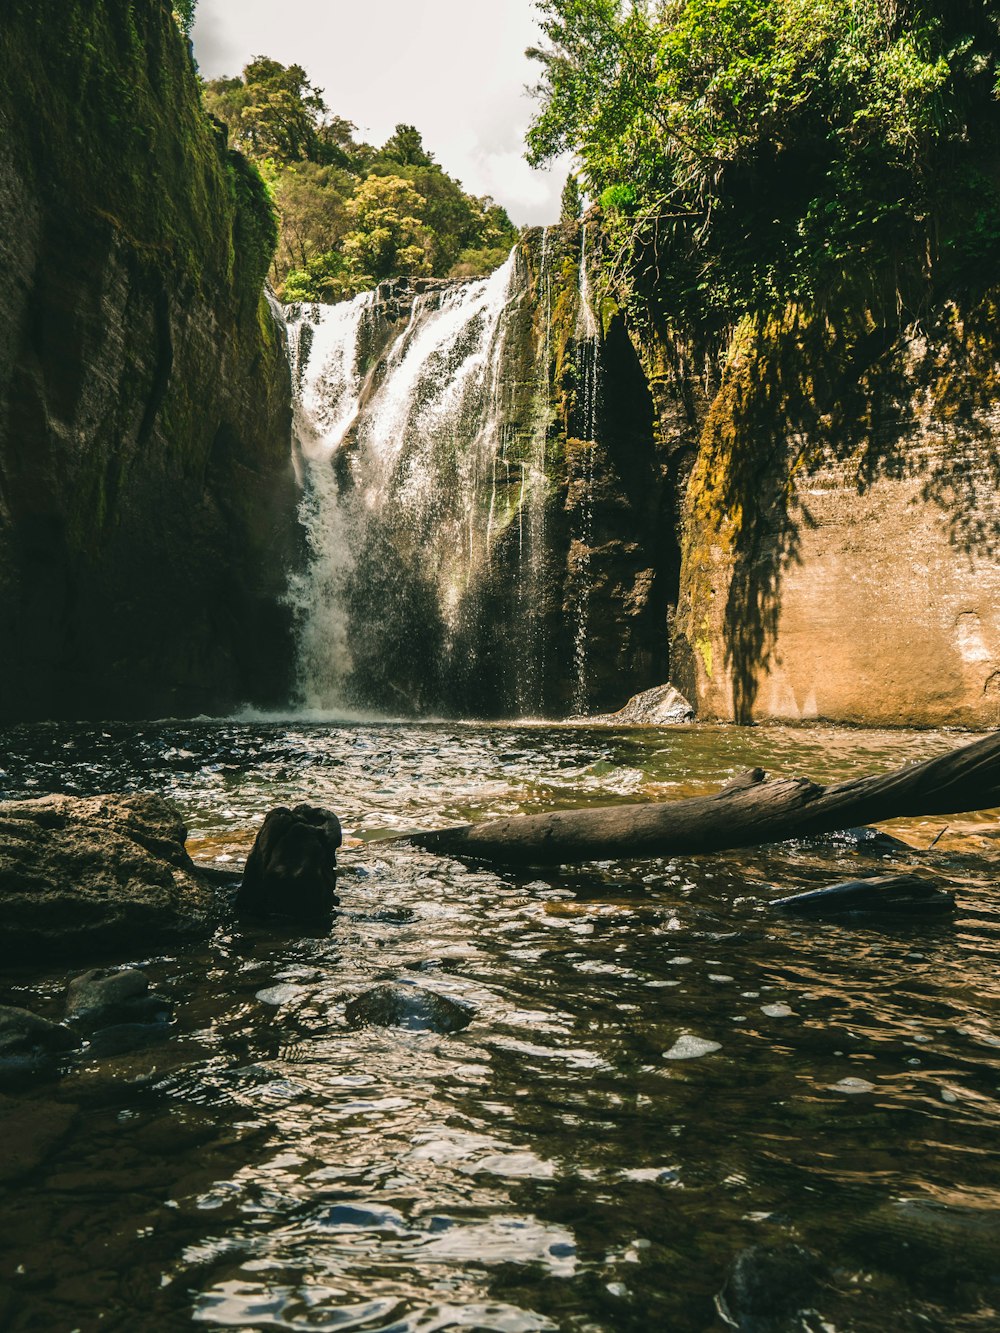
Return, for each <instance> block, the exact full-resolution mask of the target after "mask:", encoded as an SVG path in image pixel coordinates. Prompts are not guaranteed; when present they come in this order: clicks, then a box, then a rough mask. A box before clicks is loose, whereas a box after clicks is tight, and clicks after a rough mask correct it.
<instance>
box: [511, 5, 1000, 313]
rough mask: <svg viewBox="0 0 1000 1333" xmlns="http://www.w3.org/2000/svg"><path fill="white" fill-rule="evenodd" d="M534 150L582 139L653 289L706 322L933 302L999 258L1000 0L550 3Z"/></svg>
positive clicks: (622, 239) (594, 184)
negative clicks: (857, 302) (795, 308)
mask: <svg viewBox="0 0 1000 1333" xmlns="http://www.w3.org/2000/svg"><path fill="white" fill-rule="evenodd" d="M539 9H540V10H541V12H542V28H543V31H544V34H545V39H546V40H545V43H544V44H543V45H542V46H540V47H539V48H538V49H535V50H533V51H531V52H529V54H530V55H531V56H532V57H533V58H534V59H535V60H536V61H537V62H538V63H539V65H540V69H541V77H540V80H539V84H538V87H537V90H536V91H537V94H538V98H539V106H538V111H537V114H536V116H535V118H534V121H533V123H532V125H531V127H530V130H529V134H528V147H529V159H530V160H531V161H532V162H534V163H535V164H540V163H543V162H546V161H548V160H550V159H551V158H553V157H554V156H556V155H557V154H559V153H562V152H565V151H570V152H572V153H574V154H575V155H576V156H577V158H578V161H579V164H580V168H581V173H582V177H583V183H584V185H585V188H586V190H587V192H588V194H589V195H590V197H591V198H592V199H595V200H599V201H600V203H601V204H602V206H603V208H604V210H605V213H606V215H607V220H608V226H609V230H610V232H611V235H612V237H613V238H614V240H616V241H617V243H618V247H619V250H618V255H619V266H620V272H621V273H622V274H624V275H626V276H627V280H628V283H629V284H631V286H632V288H633V289H638V290H641V291H643V292H644V293H645V294H646V295H649V294H650V293H652V294H654V295H655V296H656V297H657V298H658V299H660V300H661V301H662V302H663V303H664V304H665V305H669V306H670V308H671V309H672V310H674V311H676V312H678V313H682V314H686V315H688V316H689V317H690V318H692V319H694V320H697V321H698V322H699V323H700V324H701V325H703V326H704V325H706V324H708V325H712V324H713V323H714V324H722V323H727V322H730V321H731V320H732V319H733V317H734V315H735V316H736V317H738V316H739V314H741V313H742V312H743V311H745V310H760V309H770V308H775V307H778V306H780V305H783V304H786V303H787V302H789V301H806V302H812V303H816V304H824V303H830V302H836V301H839V300H842V299H844V298H845V297H848V296H852V297H857V296H859V295H861V296H863V298H864V299H865V300H867V301H871V302H882V303H883V304H884V305H885V306H887V307H888V306H892V305H894V306H896V307H897V308H898V309H899V310H900V311H909V312H911V313H912V312H913V311H914V310H916V309H919V307H920V305H921V302H923V301H925V300H926V299H928V295H929V294H930V293H932V292H935V293H940V292H941V291H942V290H950V289H953V288H955V287H956V285H958V286H960V285H961V284H962V283H963V282H968V281H974V280H975V279H976V277H977V275H979V274H981V272H982V271H983V267H984V265H986V264H995V263H996V261H997V259H998V258H1000V174H998V164H1000V107H998V103H997V97H996V87H997V77H998V69H1000V37H998V12H1000V5H997V4H996V3H990V2H988V0H987V2H985V3H984V2H983V0H953V2H952V3H951V4H950V5H948V6H944V5H941V4H939V3H935V2H934V0H541V3H540V4H539Z"/></svg>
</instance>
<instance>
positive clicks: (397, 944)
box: [0, 718, 1000, 1333]
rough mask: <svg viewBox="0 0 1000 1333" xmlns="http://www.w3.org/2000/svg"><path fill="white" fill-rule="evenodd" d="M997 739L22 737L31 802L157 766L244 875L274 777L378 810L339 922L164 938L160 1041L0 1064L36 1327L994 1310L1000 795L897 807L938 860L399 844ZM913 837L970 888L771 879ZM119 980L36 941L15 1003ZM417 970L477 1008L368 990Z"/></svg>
mask: <svg viewBox="0 0 1000 1333" xmlns="http://www.w3.org/2000/svg"><path fill="white" fill-rule="evenodd" d="M965 739H967V737H964V736H961V735H956V734H949V733H945V732H906V731H898V732H897V731H893V732H875V731H857V730H849V729H846V728H829V727H814V728H809V729H796V728H786V727H758V728H753V729H737V728H732V727H712V726H705V725H693V726H682V727H675V728H669V729H647V730H626V729H620V730H619V729H614V728H609V727H594V726H570V725H563V726H556V725H552V724H537V725H534V724H503V725H486V724H456V723H444V722H441V723H424V724H414V723H398V724H393V723H387V722H355V723H339V724H334V723H322V722H312V723H310V722H302V721H287V720H285V721H271V720H266V719H258V718H249V719H246V720H240V721H220V722H211V721H194V722H176V723H174V722H159V723H150V724H144V725H125V724H107V725H105V726H90V725H80V724H73V725H70V724H66V725H56V724H51V725H37V726H21V727H13V728H8V729H6V730H4V731H3V732H0V770H2V771H0V788H2V796H3V797H4V798H5V799H11V798H22V797H29V796H33V795H40V794H43V793H45V792H49V791H64V792H69V793H72V794H80V795H89V794H94V793H98V792H104V791H115V792H123V791H133V790H134V791H140V790H141V791H147V790H153V791H157V792H160V793H162V794H164V795H166V796H168V797H170V798H171V799H172V800H174V801H176V803H177V804H178V806H179V807H180V809H181V810H182V812H183V814H184V817H185V819H186V822H187V825H188V828H189V842H188V847H189V850H190V852H191V854H192V855H193V856H194V858H195V859H196V860H197V861H200V862H203V863H206V864H211V865H214V866H216V867H219V868H235V869H239V868H240V866H241V865H242V861H243V860H244V859H245V857H246V854H247V852H248V850H249V847H250V845H251V843H252V841H253V837H254V834H255V831H256V829H257V827H259V824H260V821H261V819H262V818H263V816H264V814H265V813H266V811H267V810H268V809H270V808H271V807H273V806H275V805H278V804H289V805H290V804H294V803H296V802H298V801H302V800H308V801H310V802H312V803H314V804H318V805H324V806H327V807H329V808H330V809H332V810H334V811H336V812H337V814H338V815H339V816H340V818H341V820H342V822H343V825H344V831H345V838H346V842H345V848H344V850H343V851H342V853H341V856H340V874H339V881H338V892H339V894H340V897H341V900H342V907H341V909H340V911H339V913H338V915H337V917H336V919H335V921H334V924H333V927H332V930H331V931H330V933H329V934H328V935H325V936H319V937H315V936H308V935H304V934H303V933H302V931H301V929H299V928H297V927H292V926H278V925H274V926H269V925H267V924H261V923H256V924H253V925H243V924H240V925H236V924H233V923H232V921H231V919H230V920H229V922H228V924H226V925H224V926H223V927H222V928H220V929H219V930H218V931H217V932H216V934H215V935H214V937H213V938H212V939H211V940H210V941H209V942H207V943H206V944H203V945H198V946H194V947H191V948H190V949H187V950H186V951H184V952H182V953H176V954H171V955H169V956H159V955H154V956H148V955H147V954H146V952H145V951H144V949H143V943H142V941H141V940H137V941H136V943H135V952H134V956H133V957H130V958H128V959H121V960H116V961H120V962H121V963H126V962H127V963H129V964H132V965H137V966H141V967H142V968H143V970H144V971H145V972H146V973H147V974H148V975H149V977H150V978H151V980H152V981H153V983H154V986H155V988H156V989H157V990H158V991H159V992H161V993H163V994H166V995H168V996H169V997H170V998H171V999H172V1001H173V1005H174V1010H173V1020H172V1022H171V1024H170V1026H169V1028H168V1029H167V1030H166V1031H165V1032H164V1033H162V1034H161V1035H160V1037H159V1039H158V1040H156V1041H154V1042H151V1043H150V1044H149V1045H145V1046H141V1047H139V1048H138V1049H133V1050H126V1051H118V1052H116V1051H114V1050H113V1049H112V1050H106V1051H105V1050H102V1049H100V1048H99V1047H98V1048H96V1049H95V1050H86V1049H85V1050H84V1051H83V1052H82V1054H74V1055H72V1056H70V1057H67V1061H66V1064H65V1066H64V1068H63V1069H62V1070H61V1071H60V1073H59V1076H58V1077H55V1078H51V1079H48V1080H40V1081H34V1082H30V1083H27V1084H19V1085H17V1086H12V1087H4V1088H0V1096H2V1097H3V1098H4V1099H6V1101H5V1103H4V1104H5V1105H7V1103H8V1102H9V1103H11V1104H13V1105H15V1106H16V1108H17V1109H18V1110H19V1112H22V1113H23V1117H24V1123H25V1124H26V1125H30V1126H31V1133H32V1135H33V1136H34V1138H33V1141H34V1142H36V1144H39V1143H40V1144H41V1147H40V1148H38V1149H37V1161H36V1162H35V1163H34V1165H33V1167H32V1170H31V1172H30V1175H28V1177H27V1178H26V1179H22V1180H20V1181H18V1182H17V1183H16V1184H13V1185H9V1186H8V1185H4V1184H0V1326H2V1327H5V1328H10V1329H13V1330H22V1329H24V1330H27V1329H33V1330H34V1329H38V1330H46V1333H49V1331H51V1333H61V1331H62V1330H65V1333H70V1330H73V1329H79V1330H81V1331H83V1330H90V1329H98V1328H100V1329H121V1330H144V1329H150V1330H163V1329H173V1328H188V1327H191V1326H192V1324H194V1325H203V1326H206V1327H209V1328H212V1327H216V1328H230V1329H241V1330H249V1329H254V1330H256V1329H262V1330H263V1329H287V1330H310V1331H312V1333H317V1331H320V1330H324V1331H325V1330H330V1331H331V1333H332V1331H336V1333H340V1331H342V1330H345V1331H346V1330H358V1331H359V1333H361V1331H362V1330H363V1331H364V1333H376V1330H377V1331H379V1333H418V1331H419V1333H432V1331H433V1330H443V1329H464V1330H495V1331H497V1333H501V1331H502V1333H534V1331H535V1330H575V1331H578V1333H597V1331H598V1330H600V1331H604V1330H609V1331H610V1330H614V1331H616V1333H617V1331H618V1330H626V1331H629V1333H631V1331H632V1330H634V1331H635V1333H640V1331H641V1333H647V1331H648V1330H653V1329H664V1330H679V1331H680V1333H686V1331H687V1330H709V1329H718V1330H721V1329H723V1328H725V1327H726V1326H727V1325H726V1323H725V1320H724V1315H725V1314H728V1315H729V1317H730V1318H735V1322H737V1323H738V1324H739V1326H740V1327H743V1328H747V1329H756V1330H757V1333H769V1331H771V1330H774V1331H777V1330H779V1329H801V1330H810V1331H811V1333H845V1331H847V1330H894V1331H905V1330H927V1329H940V1330H965V1329H968V1330H980V1329H981V1330H984V1331H985V1330H987V1329H992V1328H995V1327H997V1321H998V1318H1000V1316H998V1312H997V1308H996V1307H997V1302H998V1300H1000V1292H998V1287H997V1285H996V1284H997V1279H998V1277H1000V1161H998V1157H997V1154H996V1138H997V1131H998V1127H1000V1102H998V1097H1000V1021H998V1015H1000V973H998V968H997V963H998V959H1000V895H998V892H997V889H996V887H995V879H996V874H995V864H996V850H997V838H998V836H1000V831H998V827H997V823H996V819H995V817H993V816H988V815H975V816H962V817H958V818H955V819H952V820H950V821H944V820H942V819H933V820H914V821H910V822H908V823H900V824H899V825H896V826H892V827H890V828H889V830H888V831H889V832H891V833H893V834H894V835H895V836H897V837H899V838H902V839H903V840H904V841H905V842H906V843H908V844H909V845H910V847H911V848H912V849H913V850H909V849H908V848H906V847H900V846H898V845H895V844H893V843H891V842H887V841H881V840H875V841H871V842H866V841H865V840H860V841H859V840H858V839H857V838H851V837H845V838H834V839H822V840H812V841H809V842H802V843H786V844H782V845H780V846H777V847H771V848H766V849H760V850H751V851H742V852H731V853H726V854H720V855H716V856H711V857H702V858H689V859H685V858H674V859H670V860H656V861H642V862H634V863H614V864H612V863H600V864H591V865H588V866H586V867H580V868H565V869H561V870H558V871H545V872H538V873H522V872H511V873H507V872H499V873H498V872H495V871H493V870H490V869H486V868H482V867H475V866H468V865H463V864H459V863H458V862H455V861H452V860H448V859H444V858H439V857H435V856H432V855H430V854H427V853H421V852H417V851H414V850H411V849H408V848H406V847H405V846H399V845H391V846H379V845H378V839H379V838H381V837H384V836H385V835H387V834H396V833H403V832H406V831H407V830H413V829H425V828H433V827H438V826H442V825H445V824H448V823H452V822H463V821H466V820H468V819H472V818H475V817H479V816H482V815H485V814H486V813H513V812H518V811H523V812H534V811H540V810H547V809H551V808H557V807H567V806H572V805H587V804H609V803H615V802H620V801H635V800H647V799H661V800H662V799H671V798H674V797H679V796H686V795H694V794H701V793H705V792H708V791H711V790H713V789H715V788H716V787H717V786H718V785H719V784H720V783H721V782H723V781H725V780H726V779H728V778H729V777H731V776H732V775H733V774H735V773H737V772H740V771H742V770H743V769H746V768H748V767H751V766H753V765H756V764H760V765H761V766H763V767H765V768H767V769H768V771H769V772H772V773H776V774H806V775H808V776H810V777H812V778H815V779H816V780H818V781H830V780H834V779H839V778H844V777H849V776H852V775H855V774H862V773H868V772H877V771H880V770H883V769H887V768H890V767H894V766H896V765H898V764H900V763H903V762H906V761H908V760H919V759H923V758H927V757H929V756H931V755H934V754H938V753H941V752H942V751H944V750H946V749H948V748H950V747H952V746H954V745H956V744H960V743H962V741H964V740H965ZM946 822H948V823H950V825H951V827H950V828H948V829H947V830H946V831H945V832H944V833H943V836H941V837H940V839H939V840H938V841H937V843H936V845H935V846H934V848H933V850H930V851H928V850H926V849H928V848H929V847H930V844H931V843H932V842H933V841H934V839H935V838H937V837H938V835H939V834H942V830H943V829H944V827H945V823H946ZM893 869H908V870H909V869H917V870H920V869H923V870H925V871H927V872H929V873H932V874H935V875H939V876H942V877H944V878H947V879H948V880H949V881H950V882H951V886H952V887H953V888H954V889H955V890H956V892H957V895H958V908H959V910H958V912H957V913H956V915H955V916H954V917H953V918H945V919H943V920H942V919H934V920H928V921H926V922H923V923H921V922H919V921H917V922H910V921H907V922H896V923H894V924H892V925H891V926H890V927H885V926H876V925H873V924H872V923H867V924H865V923H854V924H849V925H844V924H824V923H806V924H803V923H802V922H800V921H795V920H794V919H792V918H786V917H783V916H781V915H780V914H779V913H777V912H775V911H773V910H771V909H769V906H768V904H769V902H770V901H771V900H773V899H774V898H776V897H780V896H782V895H783V894H787V893H791V892H794V891H796V889H800V888H801V889H806V888H812V887H816V886H819V885H823V884H829V883H833V882H836V881H837V880H838V879H848V878H852V877H854V876H856V875H858V874H864V873H868V874H872V873H880V872H885V871H888V870H893ZM220 892H223V891H222V890H220ZM83 970H84V969H83V967H81V966H77V967H75V968H73V967H69V968H67V967H66V966H63V967H60V968H53V969H51V970H49V971H46V972H43V973H39V972H37V971H32V972H27V971H23V970H21V971H19V970H16V969H15V970H13V971H11V970H7V971H6V972H5V973H4V975H3V977H2V979H0V1003H5V1004H16V1005H21V1006H23V1007H26V1008H30V1009H33V1010H35V1011H36V1012H38V1013H41V1014H44V1015H46V1016H48V1017H53V1018H59V1017H60V1016H61V1013H62V996H63V993H64V991H65V986H66V983H67V981H68V979H69V978H70V977H71V976H73V975H75V974H76V973H78V972H80V971H83ZM385 984H391V985H393V986H396V987H406V988H411V989H412V990H413V992H414V993H418V992H421V991H428V990H429V991H432V992H434V993H435V994H436V995H438V996H443V997H445V998H446V999H448V1000H451V1001H453V1002H455V1003H456V1004H458V1005H461V1006H465V1007H466V1010H467V1012H468V1013H469V1014H470V1016H471V1021H470V1022H468V1025H467V1026H465V1027H464V1028H462V1029H461V1030H459V1031H451V1032H439V1031H435V1030H433V1028H432V1027H423V1028H421V1027H419V1026H417V1027H403V1026H388V1027H385V1026H364V1025H358V1024H356V1023H354V1022H352V1019H351V1013H352V1012H353V1011H352V1010H351V1009H350V1006H351V1005H352V1003H353V1002H354V1001H357V1000H358V998H359V997H362V996H364V995H365V994H366V993H367V992H370V991H371V990H372V989H373V988H376V987H379V986H382V985H385ZM7 1109H8V1110H9V1109H10V1106H9V1105H8V1106H7ZM16 1148H17V1145H16V1144H15V1145H11V1144H10V1143H8V1145H7V1149H8V1151H14V1150H16ZM756 1247H765V1248H766V1249H768V1250H770V1251H771V1252H772V1258H771V1260H770V1261H768V1262H763V1261H761V1260H760V1253H761V1252H760V1250H759V1249H758V1248H756ZM748 1251H749V1257H747V1252H748ZM741 1254H743V1255H744V1259H743V1260H742V1261H741V1263H742V1264H743V1268H744V1269H746V1268H747V1266H748V1265H749V1266H751V1267H752V1266H753V1265H754V1264H757V1265H758V1277H759V1282H758V1288H759V1287H761V1286H763V1287H764V1288H767V1286H768V1284H769V1283H772V1284H773V1283H775V1282H776V1281H777V1286H778V1291H777V1294H776V1295H775V1294H774V1293H772V1296H773V1299H772V1300H771V1304H770V1306H769V1307H768V1308H769V1309H770V1310H771V1313H770V1314H767V1315H761V1313H760V1311H759V1310H758V1309H757V1307H755V1305H754V1300H755V1297H754V1295H753V1290H751V1292H750V1294H749V1295H744V1296H743V1297H740V1296H739V1294H738V1293H736V1294H735V1295H734V1291H735V1285H734V1280H733V1278H732V1276H730V1277H729V1278H728V1279H727V1273H728V1274H731V1272H732V1266H733V1264H734V1261H736V1260H737V1256H739V1255H741ZM779 1271H780V1273H781V1277H780V1281H778V1280H777V1279H776V1278H775V1277H774V1273H775V1272H779ZM793 1278H794V1280H793ZM727 1284H728V1285H727ZM751 1287H752V1284H751ZM724 1288H725V1289H726V1290H727V1292H728V1295H723V1297H722V1300H721V1312H720V1302H719V1297H720V1293H722V1292H723V1290H724ZM741 1301H742V1302H743V1304H742V1307H740V1302H741ZM783 1303H784V1304H783ZM734 1304H735V1306H736V1307H740V1308H742V1310H743V1313H742V1314H741V1313H740V1308H737V1309H736V1315H735V1317H734ZM775 1311H777V1314H775Z"/></svg>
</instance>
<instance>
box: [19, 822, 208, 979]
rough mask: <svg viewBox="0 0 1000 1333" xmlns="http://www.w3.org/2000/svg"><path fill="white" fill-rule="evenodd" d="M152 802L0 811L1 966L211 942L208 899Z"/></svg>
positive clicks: (176, 831)
mask: <svg viewBox="0 0 1000 1333" xmlns="http://www.w3.org/2000/svg"><path fill="white" fill-rule="evenodd" d="M186 836H187V831H186V829H185V827H184V824H183V821H182V820H181V817H180V815H179V814H178V812H177V810H176V809H175V808H174V806H172V805H171V804H170V803H169V802H168V801H165V800H163V799H162V797H159V796H93V797H74V796H43V797H41V798H40V799H38V800H33V801H8V802H4V803H2V804H0V959H2V960H3V961H5V962H14V961H16V962H18V963H22V962H24V963H30V962H36V961H39V960H42V959H49V958H86V957H95V956H97V957H99V956H100V955H102V954H103V955H107V954H112V953H115V952H124V951H126V950H127V951H128V952H129V953H132V954H134V951H135V946H136V942H137V941H140V940H141V941H142V946H143V948H144V949H151V950H152V949H159V948H162V947H163V946H165V945H173V944H175V943H179V942H181V941H184V940H189V939H192V938H199V937H202V936H205V935H207V934H208V933H209V931H210V930H211V928H212V924H213V917H214V899H213V896H212V892H211V890H210V889H209V887H208V886H207V885H206V884H205V883H204V882H203V881H202V880H201V878H200V877H199V875H198V873H197V871H196V870H195V867H194V863H193V862H192V861H191V859H190V857H189V856H188V854H187V852H186V851H185V849H184V840H185V838H186Z"/></svg>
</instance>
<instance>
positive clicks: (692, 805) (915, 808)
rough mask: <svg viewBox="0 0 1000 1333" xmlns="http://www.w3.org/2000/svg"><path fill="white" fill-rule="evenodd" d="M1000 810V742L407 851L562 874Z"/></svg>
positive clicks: (416, 839)
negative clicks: (837, 775) (576, 867)
mask: <svg viewBox="0 0 1000 1333" xmlns="http://www.w3.org/2000/svg"><path fill="white" fill-rule="evenodd" d="M998 805H1000V733H998V732H993V733H991V734H990V735H989V736H986V737H985V738H984V739H982V740H979V741H974V742H973V743H972V744H971V745H965V746H962V747H961V749H958V750H952V751H950V752H949V753H948V754H944V755H941V756H940V757H939V758H937V759H928V760H927V761H926V762H924V763H921V764H910V765H907V766H906V767H904V768H898V769H895V770H894V771H893V772H891V773H886V774H884V775H881V776H876V777H867V778H852V779H851V780H850V781H848V782H838V783H835V784H833V785H831V786H829V787H822V786H820V785H819V784H817V783H815V782H811V781H809V779H808V778H773V779H768V778H767V776H766V774H765V773H763V772H762V770H760V769H754V770H752V772H750V773H746V774H743V775H742V776H741V777H739V778H736V779H734V781H733V782H730V783H728V784H727V785H726V786H725V787H723V788H722V789H721V791H718V792H716V793H715V794H714V795H712V796H699V797H694V798H692V799H689V800H683V801H670V802H667V803H664V804H660V803H654V802H649V803H647V804H644V805H616V806H607V807H601V808H596V809H579V810H554V811H552V812H550V813H549V814H544V815H514V816H510V817H508V818H504V819H487V820H484V821H483V822H482V823H480V824H463V825H461V826H460V827H457V828H448V829H439V830H436V831H434V832H432V833H415V834H411V835H410V836H409V837H408V838H407V839H406V841H408V842H410V843H412V844H414V845H415V846H418V847H423V848H426V849H427V850H429V851H435V852H445V853H449V854H451V855H455V856H467V857H470V858H472V859H475V860H481V861H489V862H497V863H502V864H505V865H523V866H541V865H565V864H567V863H569V862H573V861H604V860H609V859H612V858H616V857H629V858H635V857H644V856H677V855H687V856H690V855H697V854H700V853H705V852H721V851H725V850H726V849H727V848H731V847H753V846H759V845H760V844H762V843H767V842H781V841H783V840H784V839H786V838H802V837H812V836H815V835H817V834H821V833H834V832H836V831H837V830H838V829H845V828H853V827H856V826H857V825H859V824H878V823H880V822H881V821H883V820H886V819H898V818H900V817H903V816H908V817H914V816H919V815H953V814H960V813H962V812H963V811H970V810H989V809H992V808H993V807H994V806H998Z"/></svg>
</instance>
